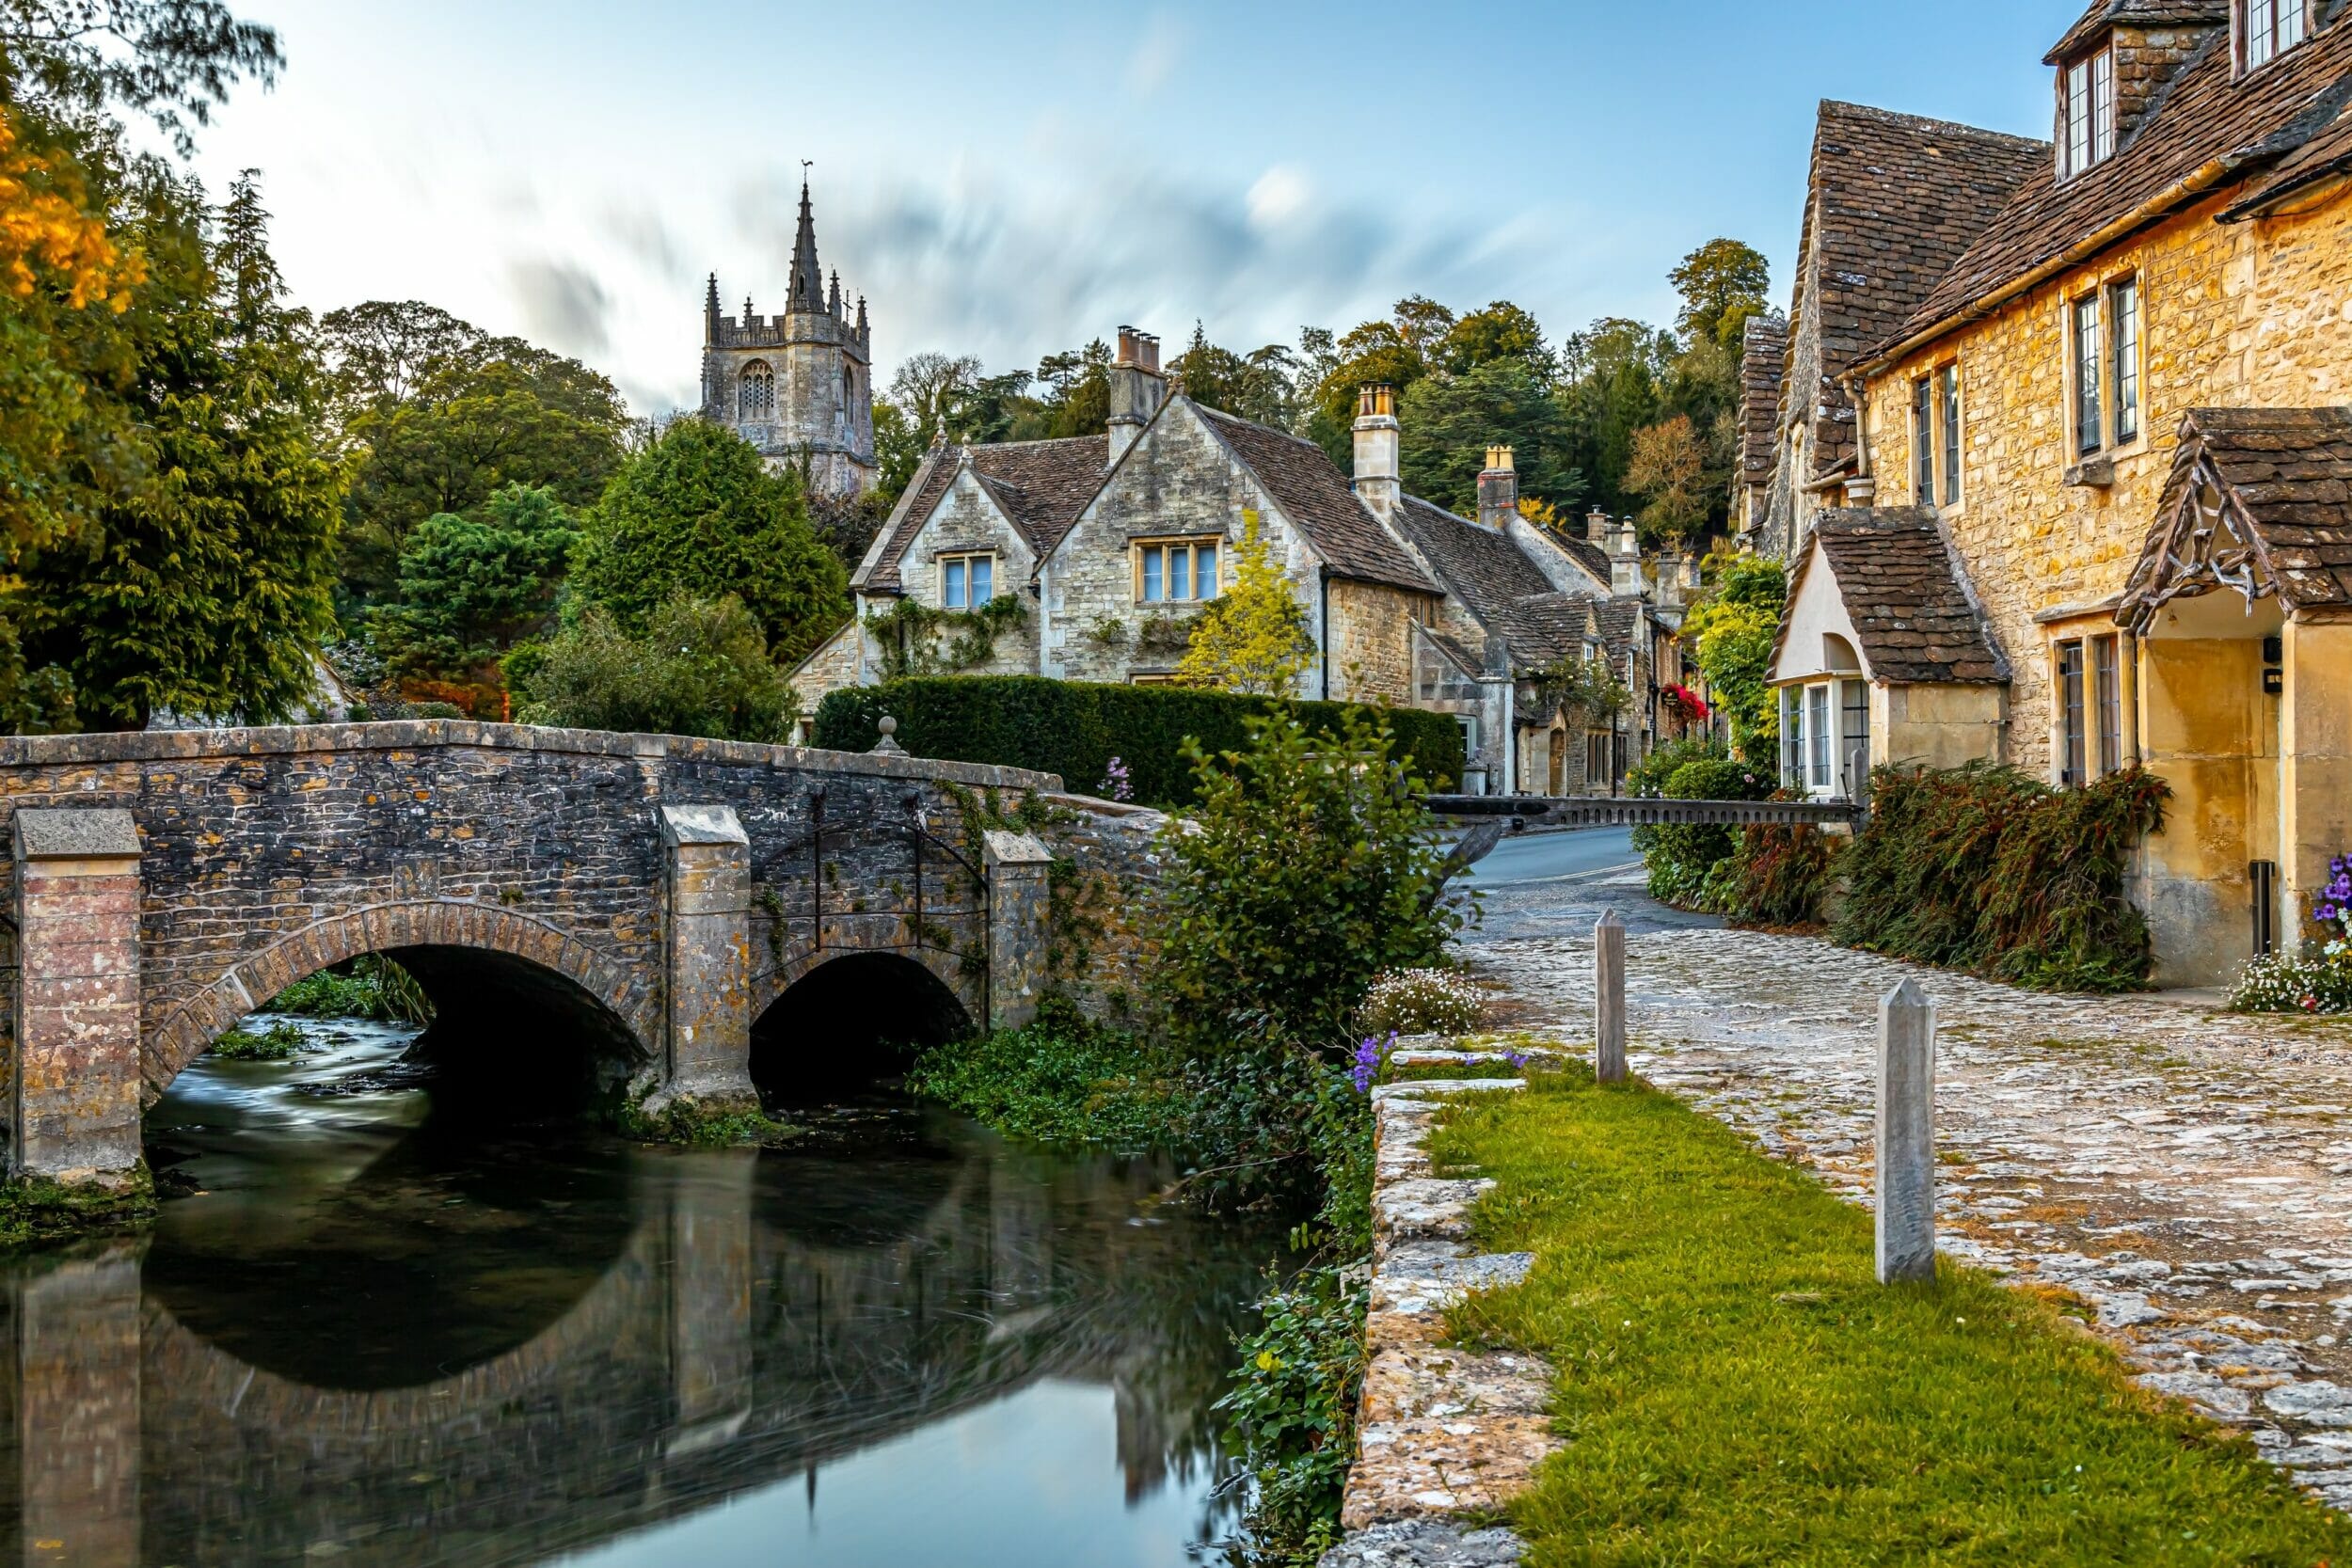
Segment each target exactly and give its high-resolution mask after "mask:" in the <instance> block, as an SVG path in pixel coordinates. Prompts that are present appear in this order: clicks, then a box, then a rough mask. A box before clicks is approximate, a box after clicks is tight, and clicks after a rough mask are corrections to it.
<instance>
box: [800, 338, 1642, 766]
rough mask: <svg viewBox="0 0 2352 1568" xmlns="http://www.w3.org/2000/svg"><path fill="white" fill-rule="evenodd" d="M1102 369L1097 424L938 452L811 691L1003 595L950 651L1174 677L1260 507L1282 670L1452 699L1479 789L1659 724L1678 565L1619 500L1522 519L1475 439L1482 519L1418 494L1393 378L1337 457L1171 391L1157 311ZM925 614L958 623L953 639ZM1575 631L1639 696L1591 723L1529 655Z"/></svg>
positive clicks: (1504, 478) (1105, 674)
mask: <svg viewBox="0 0 2352 1568" xmlns="http://www.w3.org/2000/svg"><path fill="white" fill-rule="evenodd" d="M1110 377H1111V399H1110V404H1111V412H1110V417H1109V421H1108V424H1109V428H1108V429H1107V430H1106V431H1105V432H1104V434H1103V435H1101V436H1082V437H1078V438H1075V439H1070V440H1058V441H1031V442H1012V443H1001V444H993V445H976V446H957V447H942V448H940V449H938V450H935V451H932V452H931V453H930V455H929V457H927V458H926V460H925V461H924V464H923V466H922V467H921V468H920V470H918V472H917V473H916V474H915V476H914V480H913V481H912V482H911V483H909V485H908V486H907V490H906V493H905V495H904V496H903V497H901V498H900V500H899V503H898V507H897V509H896V510H895V511H894V512H893V514H892V515H891V517H890V519H889V520H888V522H886V523H885V524H884V525H883V527H882V531H881V532H880V533H879V534H878V535H877V536H876V538H875V541H874V544H873V546H872V547H871V548H870V549H869V550H868V552H867V553H866V558H865V559H864V561H862V562H860V563H859V566H858V569H857V571H856V573H855V574H854V575H853V576H852V577H851V579H850V587H851V590H852V592H853V594H855V599H856V615H855V618H854V619H853V620H852V622H851V624H850V626H846V627H844V628H843V629H842V630H841V631H840V632H839V633H838V634H836V635H835V636H834V638H833V639H832V640H830V641H827V642H826V643H825V644H824V645H823V646H822V647H820V648H818V650H817V651H816V652H815V653H814V654H812V655H811V656H810V657H809V658H808V659H807V661H806V662H805V663H803V665H802V667H801V668H800V670H799V671H798V672H796V673H795V676H794V682H795V685H796V687H797V689H799V691H800V694H801V698H802V700H803V702H804V703H807V704H810V705H814V704H815V703H816V702H817V701H818V699H819V698H821V697H822V696H823V694H824V693H825V692H827V691H829V690H833V689H837V688H840V687H845V686H850V685H869V684H873V683H875V682H877V681H880V680H882V679H883V678H885V677H886V676H887V675H888V674H889V673H892V672H893V671H894V670H897V669H902V668H906V667H907V666H908V661H907V659H906V658H905V657H904V653H905V651H906V650H908V649H914V650H923V649H935V648H938V647H940V646H943V645H952V644H953V642H954V641H956V639H957V638H958V637H961V636H963V635H964V634H965V633H967V632H969V631H970V630H972V629H973V628H972V623H971V621H970V620H969V617H971V616H973V615H974V614H975V613H976V612H977V611H979V610H982V609H984V608H985V607H987V606H989V605H991V604H992V603H994V602H996V601H1000V600H1002V599H1004V598H1006V597H1008V596H1014V595H1017V596H1018V598H1019V601H1020V602H1021V604H1022V606H1023V609H1022V610H1021V612H1020V613H1019V614H1017V615H1007V616H1003V617H1002V618H1001V620H998V621H996V622H995V623H994V624H993V626H991V627H990V628H989V629H988V630H987V631H986V632H985V633H984V635H983V636H982V638H981V640H980V642H979V643H978V644H977V645H971V644H968V645H967V647H966V649H965V652H964V655H963V657H958V658H956V659H954V660H953V663H952V667H953V669H954V670H955V671H956V672H958V673H975V674H1034V675H1046V676H1052V677H1055V678H1058V679H1066V680H1083V681H1104V682H1114V683H1127V682H1136V683H1152V682H1160V681H1166V680H1168V679H1170V678H1171V677H1172V676H1173V674H1174V673H1175V669H1176V665H1177V663H1178V661H1179V660H1180V659H1181V658H1182V657H1183V654H1184V646H1185V642H1186V639H1187V638H1188V636H1189V631H1190V624H1191V622H1192V620H1193V618H1194V617H1195V616H1196V615H1197V614H1198V613H1199V611H1200V607H1201V606H1202V605H1203V604H1205V603H1207V602H1208V601H1209V600H1212V599H1214V598H1216V596H1217V594H1219V592H1221V591H1222V589H1223V588H1224V587H1225V586H1227V585H1228V584H1229V583H1230V582H1231V580H1232V562H1233V554H1232V552H1233V550H1234V547H1235V546H1237V545H1238V544H1239V543H1240V542H1241V540H1242V538H1243V535H1244V530H1245V527H1246V522H1247V519H1248V518H1249V517H1252V516H1254V517H1255V518H1256V519H1257V520H1258V526H1259V530H1260V533H1261V537H1262V538H1263V539H1264V540H1265V542H1266V543H1267V544H1268V545H1269V546H1271V548H1272V550H1273V555H1274V559H1275V560H1276V561H1277V562H1279V564H1280V567H1281V569H1282V572H1283V574H1284V576H1285V577H1286V578H1288V580H1289V582H1290V583H1291V585H1292V588H1293V590H1294V592H1295V594H1296V596H1297V601H1298V604H1299V607H1300V610H1301V611H1302V613H1303V614H1304V616H1305V619H1306V624H1307V627H1308V631H1309V634H1310V636H1311V640H1312V642H1313V647H1314V654H1313V657H1312V660H1311V664H1310V667H1309V668H1308V669H1307V671H1306V672H1305V673H1304V674H1303V675H1302V676H1301V677H1300V679H1299V683H1298V688H1297V691H1296V694H1297V695H1298V696H1301V697H1308V698H1328V699H1334V700H1342V701H1363V702H1372V703H1386V704H1392V705H1399V706H1416V707H1422V708H1425V709H1429V710H1432V711H1437V712H1446V713H1452V714H1454V716H1455V717H1456V718H1457V719H1459V720H1460V721H1461V722H1462V725H1463V729H1464V732H1465V736H1466V738H1467V740H1468V741H1469V750H1470V768H1471V776H1470V778H1469V779H1468V780H1466V781H1465V784H1466V786H1467V787H1469V788H1471V789H1486V790H1491V791H1494V792H1499V793H1500V792H1512V793H1518V792H1535V793H1543V792H1549V793H1568V792H1574V791H1578V790H1583V789H1587V788H1596V787H1597V788H1601V789H1606V788H1608V787H1610V786H1611V784H1613V782H1614V781H1615V780H1617V779H1621V778H1622V776H1623V773H1624V769H1625V768H1629V767H1630V766H1631V765H1632V764H1633V763H1634V762H1635V761H1638V760H1639V759H1640V757H1641V756H1642V755H1644V754H1645V752H1646V751H1647V750H1648V748H1649V746H1650V745H1651V744H1653V743H1654V742H1655V739H1656V738H1657V736H1658V735H1659V734H1660V733H1661V720H1660V704H1659V701H1658V689H1659V687H1660V685H1661V680H1663V681H1669V682H1670V681H1673V680H1677V679H1680V678H1682V677H1681V670H1680V665H1679V662H1678V658H1677V655H1676V653H1675V650H1674V645H1673V626H1674V625H1675V624H1676V623H1677V619H1678V617H1677V612H1676V610H1675V606H1676V605H1677V604H1678V603H1679V597H1680V594H1682V593H1683V592H1684V588H1685V582H1686V579H1685V577H1684V575H1683V573H1684V571H1685V570H1686V568H1685V567H1683V566H1682V565H1681V564H1680V563H1678V562H1677V565H1676V566H1674V567H1673V568H1670V569H1666V570H1664V571H1663V573H1662V581H1663V587H1662V589H1661V590H1654V589H1652V588H1651V587H1650V586H1649V584H1648V580H1647V578H1646V577H1645V572H1644V568H1643V563H1642V562H1641V560H1640V558H1639V556H1638V554H1636V553H1634V540H1633V532H1632V529H1631V526H1630V524H1627V525H1625V526H1624V527H1622V528H1618V527H1617V526H1616V525H1614V524H1609V525H1608V527H1607V531H1606V540H1607V546H1606V547H1604V546H1603V545H1601V544H1597V543H1596V542H1595V538H1599V537H1601V536H1602V535H1601V533H1600V531H1598V530H1596V531H1595V535H1594V537H1593V538H1567V537H1564V536H1562V535H1560V534H1558V533H1555V532H1553V531H1549V530H1547V529H1544V528H1540V527H1538V526H1536V525H1535V524H1534V523H1531V522H1529V521H1528V520H1527V519H1526V518H1524V517H1522V516H1521V515H1519V513H1518V475H1517V473H1516V472H1515V471H1514V469H1513V468H1512V467H1511V454H1510V452H1509V451H1508V450H1507V449H1503V448H1496V449H1494V450H1493V451H1491V452H1490V453H1489V456H1488V463H1487V468H1486V472H1485V473H1484V474H1483V475H1482V476H1481V478H1480V481H1479V499H1480V505H1479V515H1478V516H1477V517H1475V518H1465V517H1459V516H1455V515H1453V514H1451V513H1449V512H1447V511H1445V510H1444V509H1443V508H1440V507H1438V506H1434V505H1432V504H1430V503H1429V502H1427V501H1424V500H1422V499H1419V498H1417V497H1413V496H1409V495H1406V493H1405V490H1404V486H1403V483H1402V482H1401V479H1400V475H1399V444H1400V438H1401V432H1400V429H1399V426H1398V423H1397V420H1396V414H1395V402H1394V398H1393V397H1392V395H1391V392H1390V389H1389V388H1385V387H1368V388H1364V391H1363V397H1362V402H1361V406H1360V411H1359V418H1358V420H1357V421H1356V431H1355V464H1354V468H1355V471H1354V473H1353V474H1352V475H1350V474H1343V473H1342V472H1341V471H1340V470H1339V468H1338V467H1335V466H1334V465H1333V464H1332V462H1331V461H1330V459H1329V458H1328V457H1327V455H1326V454H1325V453H1324V451H1322V449H1321V448H1319V447H1317V446H1316V445H1315V444H1314V443H1312V442H1311V441H1307V440H1304V439H1302V438H1300V437H1298V436H1293V435H1291V434H1289V433H1288V432H1285V431H1279V430H1275V429H1271V428H1268V427H1267V426H1264V425H1260V424H1254V423H1252V422H1250V421H1248V420H1242V419H1238V418H1235V417H1234V416H1232V415H1231V414H1227V413H1225V412H1222V411H1221V410H1218V409H1215V408H1211V407H1207V406H1205V405H1203V404H1200V403H1198V402H1196V401H1195V400H1193V399H1192V398H1189V397H1187V396H1185V395H1184V393H1183V391H1182V390H1181V388H1175V387H1172V386H1171V385H1170V383H1169V380H1168V377H1166V376H1165V375H1163V374H1162V373H1161V372H1160V370H1159V367H1158V344H1157V341H1156V340H1153V339H1152V338H1150V337H1149V336H1147V335H1145V334H1142V333H1139V332H1136V331H1134V330H1133V329H1122V330H1121V332H1120V338H1119V350H1118V355H1117V358H1116V361H1115V363H1114V364H1113V365H1112V367H1111V371H1110ZM1601 521H1602V522H1603V523H1606V522H1607V520H1606V519H1602V520H1601ZM1661 594H1662V596H1663V599H1664V600H1665V601H1667V602H1663V603H1660V602H1654V601H1655V600H1657V599H1658V598H1659V597H1660V596H1661ZM900 606H914V607H916V609H915V610H914V612H913V613H914V615H915V616H917V617H921V618H923V619H928V620H930V621H931V622H932V626H930V628H929V629H925V628H923V627H920V626H915V625H913V624H912V623H911V621H910V619H909V614H910V612H909V611H907V610H901V609H900V608H899V607H900ZM938 612H947V613H949V614H952V615H956V616H958V617H960V618H961V619H959V620H958V621H957V622H956V623H955V624H956V626H958V627H959V628H960V629H959V630H956V631H953V632H949V633H946V635H945V636H944V637H943V635H942V633H941V631H940V630H939V629H938V625H937V622H936V619H935V617H936V615H937V613H938ZM976 654H977V657H974V655H976ZM1587 655H1590V656H1593V657H1608V658H1609V659H1610V660H1611V662H1612V664H1613V667H1614V668H1616V669H1617V670H1618V671H1619V672H1620V677H1621V678H1622V679H1624V680H1625V681H1626V683H1627V685H1628V687H1629V689H1631V690H1632V691H1633V693H1634V694H1635V701H1634V703H1633V704H1632V705H1631V706H1630V708H1629V711H1627V712H1626V713H1624V714H1622V715H1619V716H1617V717H1616V719H1615V720H1614V721H1613V722H1612V723H1610V724H1607V725H1604V726H1602V727H1601V728H1599V729H1598V730H1597V731H1595V732H1594V733H1592V734H1587V733H1586V728H1587V726H1585V725H1583V724H1581V723H1574V724H1572V723H1571V722H1570V721H1569V720H1568V718H1566V717H1565V716H1563V715H1562V714H1560V713H1559V712H1557V711H1556V709H1555V706H1554V705H1549V704H1548V703H1547V702H1546V700H1545V698H1544V695H1543V687H1544V683H1543V682H1542V681H1541V680H1540V679H1539V678H1538V677H1539V675H1540V674H1541V673H1543V672H1544V671H1545V670H1546V669H1548V668H1549V667H1551V666H1552V665H1554V664H1555V663H1556V661H1558V660H1559V659H1561V658H1562V657H1570V656H1573V657H1586V656H1587ZM931 662H932V663H933V664H936V663H937V662H938V660H937V659H936V658H935V657H934V658H933V659H932V661H931ZM1571 732H1573V733H1571Z"/></svg>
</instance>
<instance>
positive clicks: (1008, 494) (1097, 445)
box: [858, 435, 1111, 594]
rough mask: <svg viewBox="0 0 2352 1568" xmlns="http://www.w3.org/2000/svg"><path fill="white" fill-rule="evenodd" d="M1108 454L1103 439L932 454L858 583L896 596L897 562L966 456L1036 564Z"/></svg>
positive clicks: (1064, 528) (1098, 483) (1094, 483)
mask: <svg viewBox="0 0 2352 1568" xmlns="http://www.w3.org/2000/svg"><path fill="white" fill-rule="evenodd" d="M1110 456H1111V448H1110V436H1107V435H1103V436H1073V437H1071V438H1070V439H1068V440H1062V441H1007V442H1000V443H996V444H993V445H988V446H977V447H943V448H938V449H935V450H934V451H932V452H931V454H930V456H929V457H927V458H925V459H924V462H923V467H922V468H921V469H920V470H919V471H918V472H917V473H916V474H915V476H914V480H913V481H912V482H911V483H909V485H908V487H907V490H908V498H909V499H907V500H905V501H904V502H902V503H901V504H900V506H899V508H898V515H897V517H896V519H895V521H894V523H893V525H892V528H891V531H890V536H889V538H888V540H887V542H886V543H884V545H883V546H882V553H881V554H880V555H879V556H877V557H876V558H875V561H874V568H873V570H872V571H871V572H870V573H869V574H867V575H866V578H865V580H864V581H863V582H861V583H859V584H858V586H859V587H861V588H864V589H866V590H869V591H871V592H875V593H885V594H887V593H896V592H898V563H899V561H900V560H901V558H903V557H904V556H905V554H906V548H907V546H908V545H909V544H910V543H911V542H912V541H913V540H914V536H915V534H916V533H918V532H919V531H921V530H922V527H923V524H924V523H925V521H927V520H928V519H929V518H930V515H931V514H932V513H933V512H935V511H937V510H938V508H939V503H940V502H941V501H942V500H943V499H946V495H947V489H948V486H950V485H951V484H953V483H955V478H956V475H957V474H958V473H960V472H961V470H962V466H963V464H964V462H965V461H966V460H967V459H968V460H969V461H970V462H971V465H972V473H973V477H974V478H976V479H977V480H978V481H979V483H980V488H981V489H983V490H985V491H987V492H988V495H989V499H992V500H993V501H994V502H995V503H996V505H997V508H998V509H999V510H1000V511H1002V512H1003V513H1004V514H1005V515H1006V516H1007V517H1008V518H1009V519H1010V520H1011V522H1012V525H1013V527H1014V528H1016V529H1018V530H1020V531H1021V536H1022V537H1023V538H1024V539H1025V540H1027V541H1028V542H1029V546H1030V548H1032V549H1033V550H1035V551H1036V552H1037V555H1038V557H1039V559H1041V560H1042V559H1043V558H1044V556H1045V555H1046V553H1047V552H1048V551H1050V550H1051V549H1053V547H1054V546H1056V545H1058V544H1060V543H1061V540H1062V535H1064V534H1066V533H1068V532H1069V531H1070V528H1071V525H1072V524H1073V523H1075V522H1076V521H1077V520H1078V514H1079V513H1080V512H1083V511H1084V510H1086V504H1087V502H1088V501H1089V500H1092V499H1094V493H1095V492H1096V491H1097V490H1100V489H1101V488H1102V487H1103V480H1104V474H1105V472H1106V470H1107V469H1108V468H1109V467H1110Z"/></svg>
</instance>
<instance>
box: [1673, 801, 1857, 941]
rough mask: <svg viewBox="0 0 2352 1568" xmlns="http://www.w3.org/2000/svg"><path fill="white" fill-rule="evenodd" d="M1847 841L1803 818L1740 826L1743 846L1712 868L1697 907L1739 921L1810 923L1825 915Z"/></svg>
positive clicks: (1750, 923) (1744, 923)
mask: <svg viewBox="0 0 2352 1568" xmlns="http://www.w3.org/2000/svg"><path fill="white" fill-rule="evenodd" d="M1843 847H1844V846H1843V845H1842V844H1841V843H1840V842H1839V841H1838V840H1836V839H1833V838H1831V837H1830V836H1829V835H1828V834H1826V833H1824V832H1821V831H1820V829H1819V828H1814V827H1807V826H1804V825H1802V824H1799V825H1794V826H1791V825H1787V824H1780V823H1774V824H1771V825H1763V826H1757V827H1752V828H1746V829H1742V830H1741V832H1740V847H1739V849H1738V850H1737V851H1736V852H1735V853H1734V854H1733V855H1732V857H1731V858H1730V859H1729V860H1726V861H1724V862H1721V863H1718V864H1717V865H1716V867H1715V868H1714V870H1713V871H1711V872H1710V873H1708V878H1707V883H1706V886H1705V887H1704V888H1702V889H1701V890H1700V894H1699V907H1700V908H1701V909H1704V910H1706V911H1708V913H1709V914H1720V915H1722V916H1723V917H1724V919H1726V920H1728V921H1730V922H1731V923H1732V924H1733V925H1735V926H1769V927H1788V926H1810V925H1812V924H1814V923H1815V922H1816V921H1818V920H1820V917H1821V904H1822V901H1823V900H1824V899H1825V898H1827V897H1828V896H1829V890H1830V887H1831V884H1832V883H1833V882H1834V881H1835V880H1836V876H1837V863H1838V855H1839V853H1840V852H1841V850H1842V849H1843Z"/></svg>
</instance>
